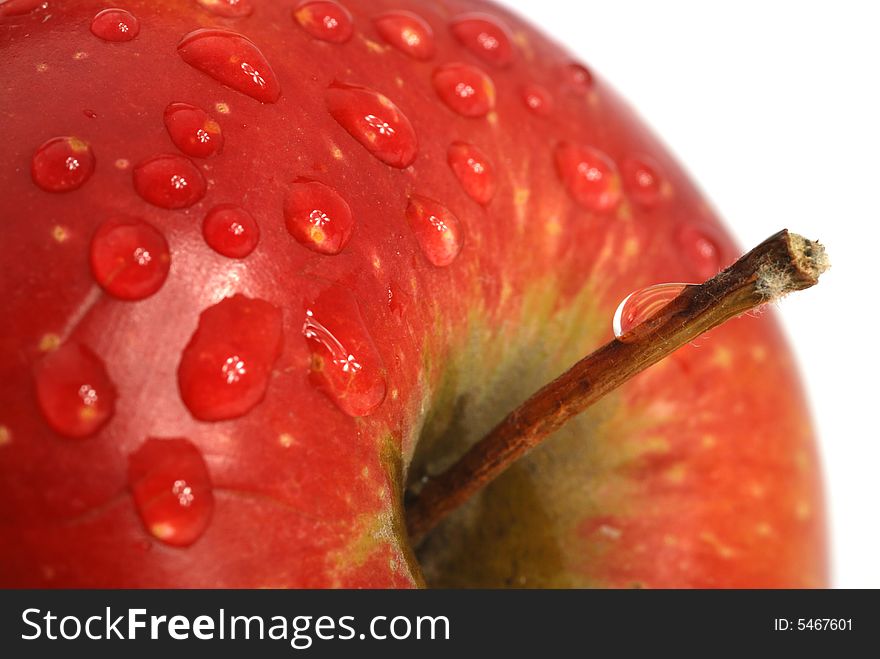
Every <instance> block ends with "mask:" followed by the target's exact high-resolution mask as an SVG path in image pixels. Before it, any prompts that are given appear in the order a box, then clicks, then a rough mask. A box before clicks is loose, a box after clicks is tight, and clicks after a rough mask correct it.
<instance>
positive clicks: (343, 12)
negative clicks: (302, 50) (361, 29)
mask: <svg viewBox="0 0 880 659" xmlns="http://www.w3.org/2000/svg"><path fill="white" fill-rule="evenodd" d="M293 17H294V19H296V22H297V23H299V24H300V26H302V28H303V29H304V30H305V31H306V32H308V33H309V34H310V35H311V36H313V37H314V38H315V39H320V40H321V41H329V42H330V43H345V42H346V41H348V40H349V39H351V35H352V34H353V32H354V26H353V24H352V20H351V14H349V13H348V10H347V9H346V8H345V7H343V6H342V5H340V4H339V3H337V2H332V0H304V1H303V2H300V3H299V4H298V5H297V6H296V9H294V10H293Z"/></svg>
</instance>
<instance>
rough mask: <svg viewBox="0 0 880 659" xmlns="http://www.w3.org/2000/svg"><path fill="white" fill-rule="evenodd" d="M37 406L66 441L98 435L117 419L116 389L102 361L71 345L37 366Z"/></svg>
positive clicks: (73, 343) (66, 344) (83, 348)
mask: <svg viewBox="0 0 880 659" xmlns="http://www.w3.org/2000/svg"><path fill="white" fill-rule="evenodd" d="M34 379H35V382H36V389H37V402H38V403H39V405H40V411H41V412H42V414H43V417H44V418H45V419H46V422H47V423H48V424H49V425H50V426H51V427H52V429H53V430H55V432H57V433H59V434H61V435H64V436H65V437H72V438H80V437H88V436H90V435H94V434H95V433H96V432H98V430H100V429H101V427H102V426H103V425H104V424H105V423H107V421H109V420H110V417H112V416H113V411H114V407H115V405H116V387H115V386H114V385H113V382H111V380H110V376H109V375H107V370H106V369H105V368H104V363H103V362H102V361H101V358H100V357H98V356H97V355H96V354H95V353H93V352H92V351H91V350H89V349H88V348H87V347H85V346H84V345H82V344H80V343H76V342H68V343H65V344H63V345H62V346H61V347H60V348H58V349H57V350H54V351H52V352H50V353H49V354H47V355H46V356H45V357H43V358H42V359H41V360H40V361H39V362H37V364H36V367H35V370H34Z"/></svg>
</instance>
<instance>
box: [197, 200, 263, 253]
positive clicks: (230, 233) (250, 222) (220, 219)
mask: <svg viewBox="0 0 880 659" xmlns="http://www.w3.org/2000/svg"><path fill="white" fill-rule="evenodd" d="M202 235H203V236H204V237H205V242H206V243H208V246H209V247H210V248H211V249H213V250H214V251H215V252H218V253H219V254H222V255H223V256H228V257H229V258H231V259H243V258H244V257H245V256H247V255H248V254H250V253H251V252H253V251H254V249H256V247H257V243H259V242H260V227H259V226H257V221H256V220H255V219H254V217H253V215H251V214H250V213H248V212H247V211H246V210H245V209H243V208H239V207H238V206H235V205H234V204H221V205H219V206H215V207H214V208H212V209H211V210H210V211H208V214H207V215H205V219H204V221H203V222H202Z"/></svg>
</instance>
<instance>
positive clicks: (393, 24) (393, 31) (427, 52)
mask: <svg viewBox="0 0 880 659" xmlns="http://www.w3.org/2000/svg"><path fill="white" fill-rule="evenodd" d="M374 24H375V26H376V31H377V32H378V33H379V35H380V36H381V37H382V38H383V39H384V40H385V41H387V42H388V43H390V44H391V45H392V46H394V47H395V48H397V49H398V50H399V51H400V52H402V53H406V54H407V55H409V56H410V57H413V58H415V59H419V60H429V59H431V58H432V57H433V56H434V33H433V31H432V30H431V26H430V25H428V23H427V22H425V20H424V19H422V18H421V17H419V16H416V15H415V14H413V13H412V12H408V11H393V12H388V13H387V14H382V15H381V16H377V17H376V18H375V20H374Z"/></svg>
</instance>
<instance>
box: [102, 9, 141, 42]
mask: <svg viewBox="0 0 880 659" xmlns="http://www.w3.org/2000/svg"><path fill="white" fill-rule="evenodd" d="M91 30H92V34H94V35H95V36H96V37H100V38H101V39H104V40H105V41H131V40H132V39H134V38H135V37H136V36H137V35H138V33H139V32H140V31H141V25H140V23H139V22H138V19H137V18H136V17H135V16H134V14H132V13H131V12H128V11H125V10H124V9H105V10H104V11H99V12H98V13H97V14H95V17H94V18H93V19H92V25H91Z"/></svg>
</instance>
